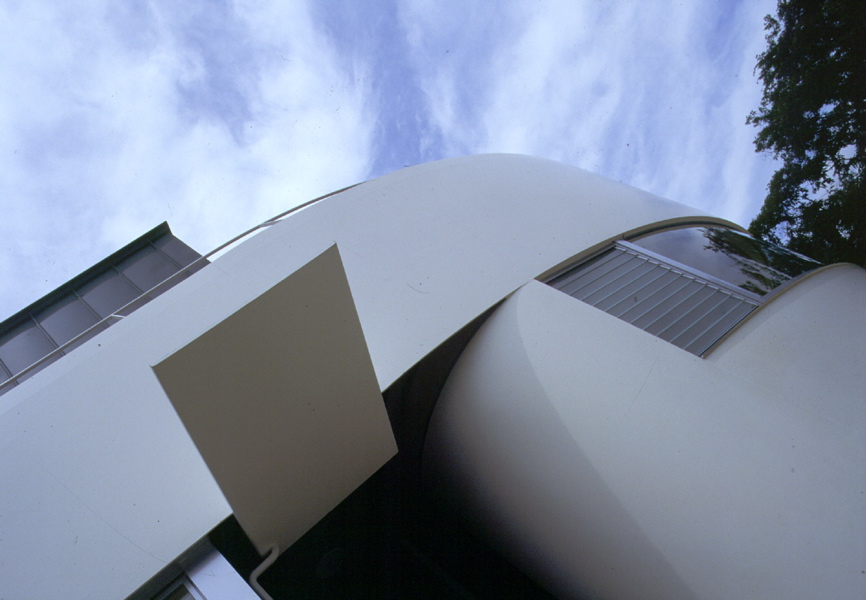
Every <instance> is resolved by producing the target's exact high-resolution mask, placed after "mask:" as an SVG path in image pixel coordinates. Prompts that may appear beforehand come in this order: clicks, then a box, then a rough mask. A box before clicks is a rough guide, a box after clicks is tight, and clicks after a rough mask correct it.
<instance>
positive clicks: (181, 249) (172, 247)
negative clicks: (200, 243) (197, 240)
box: [153, 235, 206, 267]
mask: <svg viewBox="0 0 866 600" xmlns="http://www.w3.org/2000/svg"><path fill="white" fill-rule="evenodd" d="M153 245H154V246H156V247H157V248H159V249H160V250H161V251H162V252H165V254H166V255H168V257H169V258H171V259H172V260H173V261H175V262H176V263H177V264H179V265H180V266H181V267H185V266H187V265H189V264H190V263H192V262H193V261H195V260H196V259H197V258H198V257H199V256H201V255H200V254H199V253H198V252H196V251H195V250H193V249H192V248H190V247H189V246H187V245H186V244H184V243H183V242H182V241H180V240H179V239H177V238H176V237H174V236H170V235H167V236H164V237H161V238H159V239H158V240H156V241H155V242H153ZM202 263H204V261H202ZM204 264H206V263H204Z"/></svg>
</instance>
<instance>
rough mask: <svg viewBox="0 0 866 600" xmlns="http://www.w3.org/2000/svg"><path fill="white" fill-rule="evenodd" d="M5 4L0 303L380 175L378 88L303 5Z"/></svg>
mask: <svg viewBox="0 0 866 600" xmlns="http://www.w3.org/2000/svg"><path fill="white" fill-rule="evenodd" d="M0 12H3V13H5V14H3V15H2V17H0V21H2V22H3V23H5V26H0V28H2V29H0V40H2V41H0V44H2V47H0V69H2V71H3V72H4V74H6V77H7V82H14V84H13V85H7V86H5V88H4V89H5V91H3V92H0V152H2V153H3V155H4V156H5V157H6V158H7V161H6V168H5V169H4V172H3V175H2V179H0V194H2V198H4V199H3V201H2V202H3V205H2V213H3V219H0V238H2V239H3V240H4V241H3V242H2V243H0V244H2V245H0V278H2V280H3V281H4V282H14V283H12V284H11V285H4V291H3V292H2V296H0V314H4V315H8V314H11V313H12V312H14V311H15V310H17V309H19V308H22V307H23V305H24V304H26V303H28V302H30V301H32V300H35V299H36V298H37V297H39V296H40V295H42V294H44V293H46V292H47V291H49V290H50V289H52V288H53V287H55V286H57V285H59V284H60V283H62V282H63V281H65V280H66V279H68V278H70V277H72V276H74V275H75V274H77V273H78V272H80V271H82V270H83V269H85V268H86V267H88V266H90V265H91V264H93V263H94V262H96V261H97V260H99V259H101V258H103V257H104V256H106V255H107V254H109V253H110V252H112V251H113V250H115V249H117V248H118V247H119V246H121V245H123V244H125V243H127V242H129V241H130V240H132V239H133V238H134V237H136V236H137V235H140V234H141V233H143V232H144V231H146V230H147V229H149V228H150V227H152V226H154V225H156V224H157V223H159V222H161V221H163V220H168V221H169V223H170V224H171V225H172V228H173V229H174V231H175V232H176V233H177V234H178V236H179V237H181V239H184V240H185V241H187V242H188V243H190V244H191V245H193V246H194V247H196V248H197V249H199V250H202V251H205V250H208V249H210V248H212V247H214V246H216V245H217V244H218V243H220V242H222V241H225V240H226V239H228V238H229V237H231V236H233V235H234V234H236V233H239V232H240V231H242V230H243V229H245V228H247V227H249V226H252V225H254V224H255V223H257V222H260V221H262V220H264V219H266V218H268V217H270V216H273V215H274V214H276V213H277V212H280V211H282V210H285V209H286V208H289V207H291V206H292V205H294V204H298V203H300V202H303V201H305V200H308V199H310V198H312V197H314V196H317V195H320V194H322V193H325V192H328V191H331V190H333V189H337V188H340V187H343V186H345V185H348V184H350V183H355V182H357V181H360V180H362V179H364V178H365V176H366V173H367V169H368V165H369V162H370V140H371V135H372V126H371V123H373V122H374V120H375V118H374V116H373V115H372V114H371V112H370V107H369V106H368V102H367V94H368V90H367V89H365V87H364V85H363V84H362V83H359V78H358V77H356V75H357V74H356V73H355V72H354V71H353V65H346V64H343V62H342V60H341V58H340V57H339V56H338V55H337V53H336V52H335V51H334V50H333V48H331V47H330V46H329V42H328V40H327V38H326V37H325V36H323V35H322V34H321V33H319V32H318V31H317V28H316V24H315V23H314V22H313V21H312V19H311V17H310V15H309V12H308V10H307V8H306V6H305V5H304V4H302V3H283V2H279V1H274V2H271V3H268V4H265V3H259V2H256V3H249V4H247V5H237V6H235V5H230V4H220V3H193V2H188V3H180V4H175V3H169V2H164V3H135V4H124V5H117V4H116V3H109V2H105V3H98V2H82V3H75V4H73V3H57V4H53V5H50V6H48V5H43V4H41V3H27V4H24V3H21V4H18V5H6V6H4V7H3V8H0Z"/></svg>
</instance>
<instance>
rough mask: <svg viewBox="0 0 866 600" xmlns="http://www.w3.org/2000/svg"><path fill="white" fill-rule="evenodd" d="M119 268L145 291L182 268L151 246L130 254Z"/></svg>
mask: <svg viewBox="0 0 866 600" xmlns="http://www.w3.org/2000/svg"><path fill="white" fill-rule="evenodd" d="M117 269H118V270H119V271H120V272H121V273H123V274H124V275H125V276H126V277H127V278H128V279H129V280H130V281H131V282H132V283H134V284H135V285H137V286H138V287H140V288H141V289H142V290H143V291H147V290H149V289H150V288H152V287H153V286H155V285H156V284H158V283H160V282H162V281H163V280H164V279H166V278H168V277H170V276H171V275H174V274H175V273H177V272H178V271H179V270H180V269H179V268H178V266H177V265H176V264H174V263H173V262H172V261H170V260H169V259H168V258H166V257H165V256H163V255H162V254H160V253H159V252H157V251H156V250H154V249H153V248H150V247H147V248H143V249H142V250H141V251H140V252H137V253H136V254H134V255H133V256H130V257H129V258H127V259H126V260H125V261H123V262H122V263H120V264H118V265H117Z"/></svg>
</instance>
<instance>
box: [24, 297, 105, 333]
mask: <svg viewBox="0 0 866 600" xmlns="http://www.w3.org/2000/svg"><path fill="white" fill-rule="evenodd" d="M36 320H37V321H39V324H40V325H42V328H43V329H44V330H45V331H46V332H47V333H48V335H50V336H51V337H52V338H54V341H55V342H57V344H58V345H62V344H65V343H66V342H68V341H69V340H71V339H72V338H74V337H75V336H76V335H78V334H79V333H81V332H82V331H84V330H85V329H87V328H88V327H90V326H92V325H95V324H96V323H97V322H98V321H99V317H97V316H96V315H95V314H94V313H93V311H92V310H90V308H88V307H87V305H86V304H84V302H82V301H81V300H79V299H78V298H77V297H76V296H73V295H69V296H66V297H65V298H63V299H62V300H59V301H58V302H57V303H56V304H55V305H53V306H51V307H50V308H47V309H46V310H44V311H42V312H41V313H39V314H37V315H36Z"/></svg>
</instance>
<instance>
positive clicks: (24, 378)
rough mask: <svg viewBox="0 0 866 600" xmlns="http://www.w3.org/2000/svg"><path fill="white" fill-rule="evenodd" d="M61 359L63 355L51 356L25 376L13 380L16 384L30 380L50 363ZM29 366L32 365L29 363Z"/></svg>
mask: <svg viewBox="0 0 866 600" xmlns="http://www.w3.org/2000/svg"><path fill="white" fill-rule="evenodd" d="M43 356H44V355H43ZM39 358H42V357H41V356H40V357H39ZM61 358H63V354H61V353H60V352H58V353H57V354H54V355H52V356H51V358H48V359H46V360H45V362H43V363H41V364H40V365H39V366H38V367H36V368H34V369H33V370H32V371H28V372H27V373H26V374H25V375H22V376H21V377H16V378H15V379H16V380H17V381H18V383H21V382H22V381H24V380H26V379H30V378H31V377H33V376H34V375H36V374H37V373H38V372H39V371H41V370H42V369H44V368H45V367H47V366H48V365H50V364H51V363H53V362H57V361H58V360H60V359H61ZM34 362H35V361H34ZM31 364H33V363H31ZM27 366H30V365H27Z"/></svg>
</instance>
